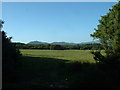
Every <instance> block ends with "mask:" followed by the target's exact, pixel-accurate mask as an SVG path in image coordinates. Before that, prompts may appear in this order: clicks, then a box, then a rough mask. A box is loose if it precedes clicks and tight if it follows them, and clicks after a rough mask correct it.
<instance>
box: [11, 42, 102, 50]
mask: <svg viewBox="0 0 120 90" xmlns="http://www.w3.org/2000/svg"><path fill="white" fill-rule="evenodd" d="M13 44H14V45H15V47H16V48H17V49H41V50H42V49H43V50H50V49H51V47H53V46H54V45H51V44H47V45H46V44H24V43H13ZM60 46H61V47H62V49H64V50H102V49H103V47H102V45H101V44H99V43H90V44H75V45H60Z"/></svg>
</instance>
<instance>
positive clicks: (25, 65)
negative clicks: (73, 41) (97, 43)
mask: <svg viewBox="0 0 120 90" xmlns="http://www.w3.org/2000/svg"><path fill="white" fill-rule="evenodd" d="M20 51H21V53H22V55H23V56H22V57H21V58H20V59H19V64H20V67H19V68H18V70H17V77H18V80H17V81H16V83H9V84H6V85H9V86H6V87H10V88H30V89H31V88H77V87H95V86H94V85H96V86H97V87H99V85H100V86H101V85H102V84H103V85H104V83H102V82H101V81H102V80H103V81H104V80H106V79H105V78H106V76H105V74H104V73H103V72H102V71H101V70H99V69H98V67H97V65H96V64H95V61H94V60H93V55H92V54H91V53H90V51H89V50H30V49H28V50H27V49H26V50H25V49H21V50H20ZM99 76H100V77H99ZM97 77H99V78H97Z"/></svg>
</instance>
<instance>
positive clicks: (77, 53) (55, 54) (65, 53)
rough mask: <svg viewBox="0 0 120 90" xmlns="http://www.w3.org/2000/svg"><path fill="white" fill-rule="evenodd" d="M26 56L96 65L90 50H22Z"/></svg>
mask: <svg viewBox="0 0 120 90" xmlns="http://www.w3.org/2000/svg"><path fill="white" fill-rule="evenodd" d="M20 51H21V53H22V54H23V55H24V56H32V57H46V58H54V59H63V60H69V61H78V62H89V63H94V60H93V55H92V54H91V53H90V50H32V49H31V50H29V49H28V50H25V49H21V50H20Z"/></svg>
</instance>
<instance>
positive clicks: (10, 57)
mask: <svg viewBox="0 0 120 90" xmlns="http://www.w3.org/2000/svg"><path fill="white" fill-rule="evenodd" d="M0 33H2V75H3V88H4V87H6V83H8V82H10V83H13V82H15V81H16V79H17V69H18V67H19V65H20V64H19V63H18V59H19V57H20V56H21V54H20V52H19V50H18V49H16V47H15V45H14V44H12V43H11V39H12V38H11V37H7V35H6V33H5V32H4V31H0Z"/></svg>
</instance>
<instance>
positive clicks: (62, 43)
mask: <svg viewBox="0 0 120 90" xmlns="http://www.w3.org/2000/svg"><path fill="white" fill-rule="evenodd" d="M93 43H99V42H98V41H90V42H82V43H69V42H52V43H47V42H40V41H31V42H29V43H27V44H45V45H47V44H51V45H55V44H57V45H76V44H93Z"/></svg>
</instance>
